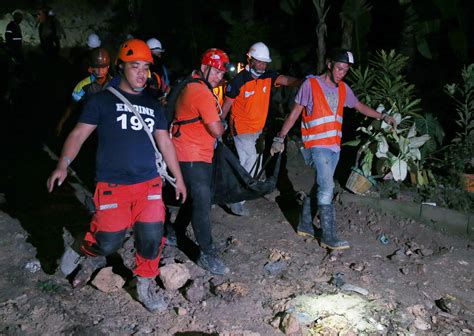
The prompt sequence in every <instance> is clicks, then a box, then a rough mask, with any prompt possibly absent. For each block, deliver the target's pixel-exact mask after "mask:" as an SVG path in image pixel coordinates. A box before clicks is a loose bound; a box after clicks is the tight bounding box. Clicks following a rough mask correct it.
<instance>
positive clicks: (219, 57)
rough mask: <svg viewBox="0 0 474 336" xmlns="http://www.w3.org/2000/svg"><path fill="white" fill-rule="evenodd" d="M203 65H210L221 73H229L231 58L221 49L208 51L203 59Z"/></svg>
mask: <svg viewBox="0 0 474 336" xmlns="http://www.w3.org/2000/svg"><path fill="white" fill-rule="evenodd" d="M201 64H204V65H209V66H211V67H213V68H216V69H219V70H221V71H227V65H228V64H229V56H227V54H226V53H225V52H224V51H222V50H220V49H216V48H211V49H207V50H206V51H205V52H204V54H203V55H202V57H201Z"/></svg>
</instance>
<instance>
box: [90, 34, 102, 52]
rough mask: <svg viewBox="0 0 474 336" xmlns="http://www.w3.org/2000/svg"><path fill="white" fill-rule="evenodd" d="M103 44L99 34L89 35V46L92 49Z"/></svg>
mask: <svg viewBox="0 0 474 336" xmlns="http://www.w3.org/2000/svg"><path fill="white" fill-rule="evenodd" d="M100 45H101V41H100V38H99V36H98V35H97V34H90V35H89V36H88V37H87V46H88V47H89V48H91V49H93V48H98V47H100Z"/></svg>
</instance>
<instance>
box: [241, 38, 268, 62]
mask: <svg viewBox="0 0 474 336" xmlns="http://www.w3.org/2000/svg"><path fill="white" fill-rule="evenodd" d="M247 56H249V57H253V58H255V59H256V60H258V61H262V62H266V63H270V62H271V61H272V59H271V58H270V50H268V47H267V46H266V45H265V43H263V42H257V43H254V44H252V46H251V47H250V49H249V52H248V53H247Z"/></svg>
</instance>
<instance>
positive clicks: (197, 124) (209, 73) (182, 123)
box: [171, 48, 229, 275]
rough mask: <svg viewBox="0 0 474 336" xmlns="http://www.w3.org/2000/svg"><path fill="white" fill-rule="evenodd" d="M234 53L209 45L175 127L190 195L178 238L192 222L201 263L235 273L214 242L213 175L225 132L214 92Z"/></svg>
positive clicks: (183, 99) (179, 101) (181, 97)
mask: <svg viewBox="0 0 474 336" xmlns="http://www.w3.org/2000/svg"><path fill="white" fill-rule="evenodd" d="M228 63H229V57H228V56H227V54H226V53H225V52H223V51H222V50H219V49H215V48H213V49H208V50H207V51H206V52H204V54H203V56H202V58H201V67H200V68H199V70H195V71H194V72H193V73H192V77H193V78H194V79H195V80H194V81H190V82H189V83H188V84H186V86H185V87H184V88H183V90H182V91H181V93H180V95H179V97H178V99H177V101H176V112H175V120H174V121H173V123H172V129H171V132H172V134H173V143H174V145H175V147H176V154H177V156H178V161H179V165H180V167H181V171H182V173H183V177H184V182H185V184H186V188H187V189H188V195H189V197H188V200H187V201H186V202H185V203H184V204H183V206H182V207H181V209H180V211H179V213H178V216H177V217H176V221H175V231H176V235H177V237H178V242H179V239H180V237H183V236H184V235H185V232H186V227H187V226H188V224H189V221H191V224H192V227H193V231H194V235H195V237H196V240H197V242H198V244H199V248H200V254H199V258H198V260H197V264H198V265H199V266H201V267H202V268H204V269H206V270H208V271H210V272H211V273H213V274H217V275H223V274H225V273H227V272H229V269H228V268H227V267H225V265H224V263H223V262H222V261H221V260H220V259H219V257H218V255H217V251H216V248H215V246H214V244H213V241H212V230H211V219H210V214H211V177H212V158H213V156H214V146H215V143H216V138H218V137H220V136H221V135H222V134H223V133H224V127H223V126H222V123H221V119H220V117H219V111H220V109H219V107H218V104H219V102H218V99H217V98H216V96H215V95H214V94H213V93H212V89H213V88H215V87H217V86H218V85H219V84H220V83H221V80H222V77H223V76H224V74H225V73H226V71H227V64H228Z"/></svg>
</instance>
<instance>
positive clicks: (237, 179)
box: [212, 141, 281, 204]
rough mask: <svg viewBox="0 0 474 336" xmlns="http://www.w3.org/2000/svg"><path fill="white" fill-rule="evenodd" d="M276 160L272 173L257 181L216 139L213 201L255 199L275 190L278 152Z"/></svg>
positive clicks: (230, 201) (279, 159)
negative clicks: (263, 179)
mask: <svg viewBox="0 0 474 336" xmlns="http://www.w3.org/2000/svg"><path fill="white" fill-rule="evenodd" d="M276 160H277V162H276V164H275V169H274V171H273V175H272V176H269V177H268V178H267V179H266V180H265V181H259V180H258V179H257V178H253V177H252V176H251V175H250V174H249V173H248V172H247V171H246V170H245V169H244V168H243V167H242V166H241V165H240V162H239V159H238V158H237V157H236V156H235V154H234V153H233V152H232V151H231V150H230V149H229V148H228V147H227V146H226V145H224V144H223V143H222V142H221V141H218V143H217V148H216V150H215V151H214V159H213V162H212V164H213V184H212V195H213V199H212V201H213V203H214V204H226V203H236V202H240V201H244V200H251V199H256V198H259V197H262V196H264V195H266V194H269V193H271V192H272V191H273V190H275V187H276V183H277V179H278V174H279V173H280V161H281V155H280V154H278V155H277V158H276ZM262 169H263V168H262Z"/></svg>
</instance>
